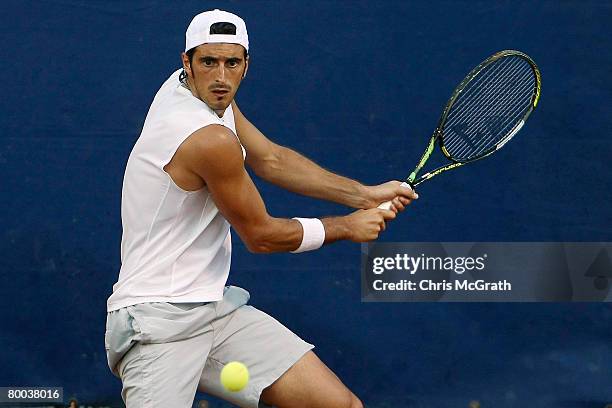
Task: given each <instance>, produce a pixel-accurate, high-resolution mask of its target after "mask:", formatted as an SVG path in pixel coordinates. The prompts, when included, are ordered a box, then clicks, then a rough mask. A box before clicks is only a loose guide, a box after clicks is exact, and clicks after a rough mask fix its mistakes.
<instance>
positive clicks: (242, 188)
mask: <svg viewBox="0 0 612 408" xmlns="http://www.w3.org/2000/svg"><path fill="white" fill-rule="evenodd" d="M175 159H176V163H178V164H177V165H179V166H181V167H184V168H185V169H186V170H187V171H190V172H192V173H193V174H195V175H197V176H199V177H201V178H202V180H203V181H204V182H205V183H206V185H207V188H208V191H209V192H210V193H211V195H212V197H213V199H214V201H215V204H216V205H217V207H218V208H219V210H220V211H221V213H222V214H223V216H224V217H225V218H226V219H227V220H228V221H229V223H230V224H231V225H232V226H233V227H234V228H235V230H236V232H237V233H238V235H240V238H241V239H242V240H243V241H244V243H245V244H246V246H247V247H248V248H249V250H250V251H252V252H288V251H293V250H295V249H297V248H298V247H299V245H300V243H301V242H302V234H303V231H302V226H301V224H300V223H299V222H298V221H295V220H291V219H284V218H275V217H272V216H270V215H269V214H268V212H267V210H266V207H265V205H264V202H263V200H262V198H261V196H260V194H259V192H258V191H257V188H256V187H255V185H254V184H253V181H252V180H251V178H250V177H249V174H248V173H247V172H246V170H245V168H244V162H243V160H242V151H241V149H240V145H239V144H238V141H237V140H236V137H235V136H234V135H233V134H232V133H231V131H230V130H229V129H227V128H225V127H223V126H219V125H211V126H207V127H205V128H202V129H200V130H198V131H196V132H195V133H194V134H192V135H191V136H190V137H189V138H187V140H186V141H185V142H184V143H183V144H182V145H181V147H180V148H179V150H178V151H177V154H176V156H175V158H173V160H175ZM394 217H395V213H394V212H393V211H385V210H378V209H372V210H368V211H357V212H355V213H353V214H349V215H347V216H345V217H332V218H325V219H323V220H322V221H323V225H324V227H325V243H330V242H334V241H337V240H341V239H348V240H353V241H359V242H363V241H369V240H372V239H376V238H377V237H378V234H379V232H380V231H382V230H383V229H384V228H385V220H386V219H392V218H394Z"/></svg>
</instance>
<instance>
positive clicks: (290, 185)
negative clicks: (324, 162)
mask: <svg viewBox="0 0 612 408" xmlns="http://www.w3.org/2000/svg"><path fill="white" fill-rule="evenodd" d="M257 174H258V175H259V176H260V177H262V178H264V179H265V180H266V181H269V182H270V183H273V184H275V185H277V186H279V187H282V188H284V189H286V190H289V191H292V192H294V193H298V194H302V195H306V196H309V197H314V198H318V199H323V200H327V201H333V202H336V203H339V204H343V205H346V206H349V207H353V208H365V206H366V203H365V201H364V198H363V197H364V196H365V194H364V193H363V189H364V186H363V185H362V184H361V183H359V182H357V181H355V180H351V179H349V178H347V177H343V176H340V175H337V174H334V173H332V172H330V171H328V170H325V169H324V168H322V167H321V166H319V165H317V164H316V163H314V162H313V161H311V160H309V159H307V158H306V157H304V156H302V155H301V154H299V153H297V152H295V151H293V150H291V149H289V148H286V147H283V146H278V147H277V152H276V154H275V160H274V161H273V162H269V163H266V166H262V168H261V169H260V171H258V172H257Z"/></svg>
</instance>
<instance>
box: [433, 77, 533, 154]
mask: <svg viewBox="0 0 612 408" xmlns="http://www.w3.org/2000/svg"><path fill="white" fill-rule="evenodd" d="M528 78H529V77H528V76H525V75H524V76H523V77H521V79H522V80H524V79H528ZM531 86H533V84H532V83H529V82H526V83H523V84H522V85H521V88H519V89H518V90H515V91H514V92H513V93H506V94H505V95H504V94H503V93H501V92H500V93H498V94H502V95H504V96H503V97H502V98H501V99H496V100H495V105H496V106H495V108H494V110H492V111H488V112H486V117H485V118H481V119H480V120H478V121H473V123H472V124H471V125H470V126H469V127H468V128H467V129H463V130H462V133H464V134H465V135H468V137H469V135H470V134H475V135H479V134H486V130H488V131H489V132H488V133H489V136H487V137H485V138H482V139H480V140H479V142H478V143H477V144H475V145H474V146H473V152H472V154H479V153H481V152H482V151H484V150H486V149H487V148H488V147H490V146H491V144H494V143H496V142H497V139H498V138H499V139H501V138H502V137H503V136H505V134H506V133H504V131H505V130H506V129H507V128H508V127H509V126H511V127H512V128H513V127H514V125H515V124H516V123H517V122H518V120H519V119H518V118H520V117H522V115H521V116H518V115H517V109H520V108H521V107H523V108H527V107H528V106H529V105H528V104H529V102H530V101H531V97H530V96H529V95H528V96H529V98H528V99H527V98H524V99H526V100H524V99H523V98H522V99H518V98H516V95H517V94H518V95H519V98H520V95H521V93H524V92H525V91H526V90H528V89H529V87H531ZM495 96H497V95H495ZM519 112H520V110H519ZM495 117H500V118H501V117H506V118H507V119H506V120H505V121H504V122H502V123H501V124H498V125H497V126H495V127H494V128H493V127H492V126H491V118H495ZM445 128H446V126H445ZM495 130H497V131H495ZM509 130H510V129H508V131H509ZM483 132H484V133H483ZM451 141H452V142H454V143H452V146H451V144H450V143H449V146H447V149H450V150H453V149H455V148H456V147H458V146H460V145H464V143H461V139H460V138H455V139H452V140H451ZM491 142H493V143H491ZM469 147H470V146H466V145H464V146H463V148H462V149H460V150H458V151H457V152H456V153H455V154H454V156H456V157H462V155H463V154H464V153H467V152H469V149H468V148H469Z"/></svg>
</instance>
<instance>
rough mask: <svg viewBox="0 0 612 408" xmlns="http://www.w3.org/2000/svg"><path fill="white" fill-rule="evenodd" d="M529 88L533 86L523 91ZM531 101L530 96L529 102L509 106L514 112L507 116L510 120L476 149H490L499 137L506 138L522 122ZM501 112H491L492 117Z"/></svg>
mask: <svg viewBox="0 0 612 408" xmlns="http://www.w3.org/2000/svg"><path fill="white" fill-rule="evenodd" d="M527 86H531V84H526V85H524V86H523V89H522V90H523V91H525V90H527V89H528V88H527ZM507 99H508V98H507ZM508 100H510V99H508ZM510 101H511V100H510ZM530 101H531V96H529V98H527V100H525V101H523V100H520V99H519V100H517V101H516V102H515V103H514V104H513V105H509V106H510V108H511V109H512V110H511V111H510V113H509V114H508V115H507V117H508V118H510V119H509V120H507V121H506V122H504V124H503V126H500V128H499V131H498V132H497V133H496V134H494V133H491V134H490V135H489V136H488V137H487V138H485V139H483V140H482V142H481V143H479V144H478V145H477V146H476V149H477V150H478V151H479V152H481V151H484V150H486V149H488V148H489V147H490V146H491V145H492V144H495V143H497V140H496V139H497V138H498V137H499V136H498V135H501V137H499V139H500V140H501V139H502V138H503V137H504V136H506V135H507V134H508V132H510V131H511V130H512V129H514V127H515V126H516V124H517V123H518V122H519V121H520V119H519V118H522V117H523V116H524V114H525V112H524V111H526V110H527V109H528V108H529V102H530ZM508 110H510V109H508ZM499 111H501V108H498V109H497V110H495V111H493V112H491V115H492V116H495V114H496V113H498V112H499ZM492 142H495V143H492ZM462 153H465V152H462ZM462 153H459V154H462Z"/></svg>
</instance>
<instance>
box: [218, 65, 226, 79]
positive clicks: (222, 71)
mask: <svg viewBox="0 0 612 408" xmlns="http://www.w3.org/2000/svg"><path fill="white" fill-rule="evenodd" d="M224 80H225V65H224V64H223V63H221V64H219V68H218V69H217V81H218V82H223V81H224Z"/></svg>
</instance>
